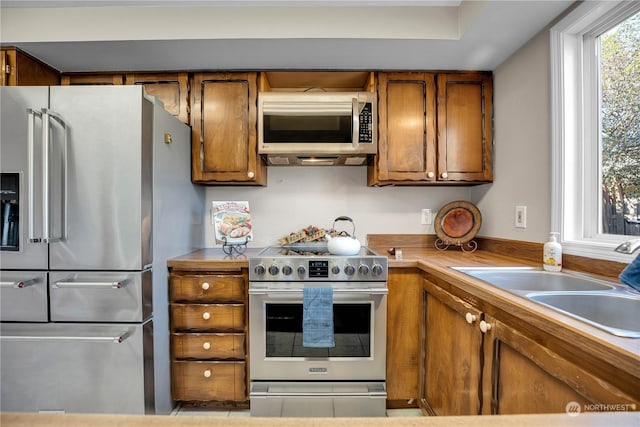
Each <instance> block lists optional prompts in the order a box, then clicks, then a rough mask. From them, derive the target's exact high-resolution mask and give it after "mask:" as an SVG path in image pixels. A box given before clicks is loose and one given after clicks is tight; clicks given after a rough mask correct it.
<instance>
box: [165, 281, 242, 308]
mask: <svg viewBox="0 0 640 427" xmlns="http://www.w3.org/2000/svg"><path fill="white" fill-rule="evenodd" d="M244 285H245V280H244V277H243V276H230V275H201V276H200V275H188V276H177V275H172V276H171V283H170V286H169V297H170V298H171V301H174V302H175V301H197V302H217V301H221V302H223V301H237V302H243V301H244Z"/></svg>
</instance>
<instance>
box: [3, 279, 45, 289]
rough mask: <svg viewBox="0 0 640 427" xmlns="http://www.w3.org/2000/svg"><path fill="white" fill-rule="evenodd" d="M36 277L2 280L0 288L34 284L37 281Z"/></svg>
mask: <svg viewBox="0 0 640 427" xmlns="http://www.w3.org/2000/svg"><path fill="white" fill-rule="evenodd" d="M38 281H39V280H38V279H28V280H15V281H13V280H10V281H4V280H3V281H2V282H0V288H26V287H28V286H31V285H35V284H36V283H38Z"/></svg>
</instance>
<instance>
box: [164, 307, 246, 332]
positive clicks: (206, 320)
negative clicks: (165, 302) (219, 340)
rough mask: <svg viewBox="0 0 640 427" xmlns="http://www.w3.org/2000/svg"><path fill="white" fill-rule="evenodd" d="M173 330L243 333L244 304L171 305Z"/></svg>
mask: <svg viewBox="0 0 640 427" xmlns="http://www.w3.org/2000/svg"><path fill="white" fill-rule="evenodd" d="M171 327H172V329H173V330H183V331H184V330H187V331H189V330H197V331H243V330H244V304H171Z"/></svg>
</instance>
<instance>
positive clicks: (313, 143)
mask: <svg viewBox="0 0 640 427" xmlns="http://www.w3.org/2000/svg"><path fill="white" fill-rule="evenodd" d="M377 120H378V108H377V97H376V94H375V93H374V92H260V93H259V94H258V153H259V154H261V155H264V156H265V157H266V158H267V164H269V165H274V166H287V165H291V166H296V165H347V166H349V165H353V166H358V165H364V164H366V163H367V161H368V159H369V158H370V157H371V156H372V155H373V154H375V153H376V151H377V149H378V132H377Z"/></svg>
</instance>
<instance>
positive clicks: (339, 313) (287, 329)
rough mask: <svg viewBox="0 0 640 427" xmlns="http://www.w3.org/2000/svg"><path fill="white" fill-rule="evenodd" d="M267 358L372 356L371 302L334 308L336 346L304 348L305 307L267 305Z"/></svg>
mask: <svg viewBox="0 0 640 427" xmlns="http://www.w3.org/2000/svg"><path fill="white" fill-rule="evenodd" d="M265 309H266V320H267V325H266V332H267V333H266V348H265V350H266V354H265V355H266V357H289V358H291V357H370V356H371V330H372V328H371V314H372V310H373V305H372V304H371V303H349V304H339V303H334V305H333V324H334V338H335V344H336V345H335V347H330V348H310V347H303V345H302V304H280V303H267V304H266V306H265Z"/></svg>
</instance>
